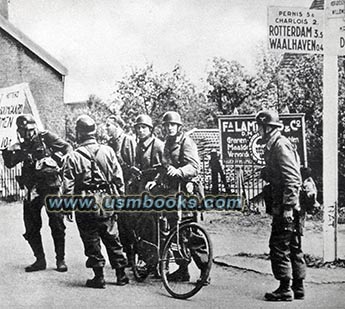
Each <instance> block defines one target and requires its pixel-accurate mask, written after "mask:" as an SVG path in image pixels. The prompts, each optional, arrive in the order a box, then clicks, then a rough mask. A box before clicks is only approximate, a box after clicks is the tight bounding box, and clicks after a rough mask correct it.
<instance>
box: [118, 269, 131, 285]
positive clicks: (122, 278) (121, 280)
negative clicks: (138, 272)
mask: <svg viewBox="0 0 345 309" xmlns="http://www.w3.org/2000/svg"><path fill="white" fill-rule="evenodd" d="M128 282H129V279H128V277H127V275H126V273H125V268H124V267H121V268H117V269H116V285H120V286H123V285H126V284H128Z"/></svg>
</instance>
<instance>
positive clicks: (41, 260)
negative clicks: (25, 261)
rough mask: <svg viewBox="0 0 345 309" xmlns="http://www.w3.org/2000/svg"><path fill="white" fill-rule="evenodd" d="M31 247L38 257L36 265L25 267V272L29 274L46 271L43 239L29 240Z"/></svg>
mask: <svg viewBox="0 0 345 309" xmlns="http://www.w3.org/2000/svg"><path fill="white" fill-rule="evenodd" d="M28 242H29V245H30V247H31V249H32V251H33V253H34V255H35V257H36V261H35V263H33V264H31V265H29V266H27V267H25V271H26V272H27V273H29V272H33V271H39V270H44V269H46V268H47V263H46V259H45V255H44V251H43V245H42V240H41V238H40V237H39V238H37V239H30V240H28Z"/></svg>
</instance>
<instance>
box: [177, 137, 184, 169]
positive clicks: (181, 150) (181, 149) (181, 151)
mask: <svg viewBox="0 0 345 309" xmlns="http://www.w3.org/2000/svg"><path fill="white" fill-rule="evenodd" d="M185 141H186V136H183V139H182V142H181V146H180V154H179V156H178V160H179V162H180V164H181V163H182V160H183V146H184V143H185Z"/></svg>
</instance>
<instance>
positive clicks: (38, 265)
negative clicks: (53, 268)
mask: <svg viewBox="0 0 345 309" xmlns="http://www.w3.org/2000/svg"><path fill="white" fill-rule="evenodd" d="M46 268H47V263H46V259H45V258H44V256H43V257H40V258H37V259H36V262H35V263H33V264H31V265H29V266H27V267H25V271H26V272H27V273H30V272H33V271H39V270H44V269H46Z"/></svg>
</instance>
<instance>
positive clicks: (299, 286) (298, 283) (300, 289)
mask: <svg viewBox="0 0 345 309" xmlns="http://www.w3.org/2000/svg"><path fill="white" fill-rule="evenodd" d="M291 289H292V291H293V294H294V298H295V299H304V286H303V279H293V280H292V286H291Z"/></svg>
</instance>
